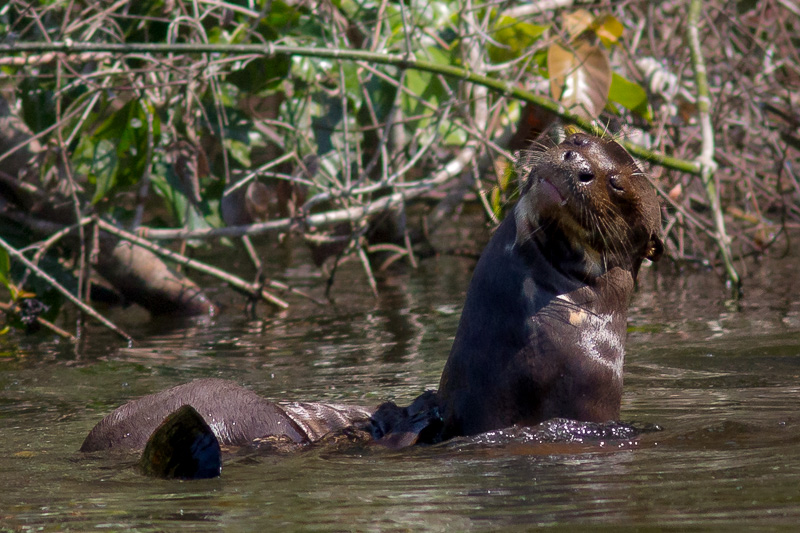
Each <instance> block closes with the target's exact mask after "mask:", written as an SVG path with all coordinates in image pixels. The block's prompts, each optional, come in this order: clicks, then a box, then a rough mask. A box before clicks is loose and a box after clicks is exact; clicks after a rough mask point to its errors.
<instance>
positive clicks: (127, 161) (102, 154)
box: [73, 100, 161, 204]
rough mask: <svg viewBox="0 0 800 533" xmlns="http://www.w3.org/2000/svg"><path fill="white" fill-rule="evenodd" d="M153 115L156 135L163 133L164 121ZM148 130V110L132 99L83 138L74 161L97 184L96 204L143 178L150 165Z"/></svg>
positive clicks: (94, 197)
mask: <svg viewBox="0 0 800 533" xmlns="http://www.w3.org/2000/svg"><path fill="white" fill-rule="evenodd" d="M146 108H147V109H148V111H151V110H152V107H150V106H146ZM150 116H151V117H152V123H153V134H154V137H155V135H160V131H161V126H160V121H159V120H158V119H157V116H156V115H155V114H154V113H151V114H150ZM147 129H148V113H147V112H145V108H144V107H143V106H142V104H141V103H140V101H139V100H131V101H129V102H128V103H126V104H125V105H124V106H122V108H120V109H119V110H117V111H115V112H114V113H112V114H111V116H109V117H108V118H107V119H106V120H105V121H104V122H103V123H102V124H100V126H99V127H98V128H97V129H96V130H95V132H94V134H93V135H90V136H86V137H82V138H81V140H80V141H79V143H78V147H77V149H76V150H75V153H74V155H73V161H74V163H75V166H76V168H77V169H78V170H79V171H80V172H82V173H84V174H86V176H87V178H88V180H89V183H92V184H94V185H95V191H94V195H93V196H92V203H93V204H96V203H98V202H99V201H101V200H103V199H104V198H107V197H108V196H109V195H110V194H112V193H113V192H115V191H116V190H117V189H118V188H126V187H130V186H132V185H135V184H136V183H138V181H139V180H140V179H141V177H142V175H143V174H144V171H145V168H146V167H147V164H148V160H147V157H146V156H147V143H148V132H147Z"/></svg>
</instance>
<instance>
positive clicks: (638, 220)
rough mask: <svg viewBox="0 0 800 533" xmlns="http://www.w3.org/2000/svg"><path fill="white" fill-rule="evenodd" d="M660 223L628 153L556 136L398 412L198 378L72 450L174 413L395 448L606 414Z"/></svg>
mask: <svg viewBox="0 0 800 533" xmlns="http://www.w3.org/2000/svg"><path fill="white" fill-rule="evenodd" d="M660 226H661V216H660V209H659V205H658V200H657V197H656V194H655V190H654V189H653V187H652V186H651V185H650V183H649V182H648V180H647V179H646V177H645V176H644V175H643V173H642V172H641V171H640V170H639V168H638V167H637V165H636V163H635V162H634V160H633V159H632V158H631V156H630V155H628V153H627V152H626V151H625V150H624V149H623V148H622V147H621V146H620V145H619V144H617V143H616V142H614V141H613V140H610V139H601V138H597V137H593V136H590V135H586V134H583V133H577V134H573V135H570V136H569V137H568V138H567V139H566V140H565V141H564V142H562V143H561V144H559V145H558V146H555V147H553V148H551V149H549V150H546V151H544V152H542V153H541V154H539V155H538V156H537V157H536V161H535V164H534V165H533V169H532V171H531V173H530V176H529V178H528V180H527V182H526V184H525V186H524V187H523V189H522V191H521V197H520V200H519V202H518V203H517V205H516V207H515V208H514V213H513V216H509V217H507V218H506V220H505V221H503V223H502V224H501V225H500V227H499V228H498V229H497V232H496V233H495V234H494V236H493V237H492V239H491V241H490V242H489V244H488V245H487V247H486V249H485V250H484V252H483V254H482V255H481V258H480V261H479V262H478V265H477V266H476V268H475V272H474V274H473V278H472V281H471V283H470V286H469V290H468V293H467V299H466V303H465V305H464V310H463V312H462V315H461V321H460V323H459V326H458V331H457V333H456V338H455V341H454V343H453V347H452V350H451V352H450V356H449V358H448V360H447V363H446V364H445V368H444V372H443V373H442V378H441V382H440V384H439V390H438V391H437V392H433V391H428V392H426V393H425V394H423V395H422V396H420V397H419V398H418V399H417V400H415V402H414V403H412V405H411V406H409V407H407V408H400V407H397V406H395V405H394V404H392V403H386V404H383V405H381V406H380V407H377V408H376V407H363V408H362V407H347V406H341V405H328V404H320V403H305V404H302V403H274V402H270V401H267V400H264V399H263V398H260V397H259V396H257V395H256V394H255V393H253V392H250V391H248V390H246V389H243V388H242V387H239V386H238V385H236V384H234V383H232V382H229V381H224V380H217V379H206V380H199V381H194V382H191V383H188V384H185V385H180V386H178V387H175V388H172V389H169V390H166V391H163V392H160V393H157V394H153V395H150V396H146V397H144V398H140V399H138V400H133V401H131V402H129V403H127V404H125V405H123V406H121V407H119V408H118V409H117V410H115V411H114V412H113V413H111V414H109V415H108V416H106V417H105V418H104V419H103V420H101V421H100V422H99V423H98V424H97V426H95V428H94V429H93V430H92V431H91V433H90V434H89V435H88V436H87V437H86V440H85V441H84V443H83V446H82V447H81V450H82V451H93V450H100V449H106V448H113V447H120V446H122V447H128V448H137V449H138V448H141V447H143V446H144V444H145V442H146V441H148V439H149V438H151V435H153V434H154V432H155V433H159V431H162V430H159V431H155V430H156V428H157V427H158V426H159V424H161V423H162V421H164V420H165V419H166V418H167V417H168V415H170V414H171V413H173V412H176V411H177V410H178V409H179V408H180V407H181V406H183V405H190V406H192V407H193V408H194V410H188V411H181V416H180V417H177V419H178V420H177V422H176V420H175V419H174V418H173V419H172V420H171V421H170V423H169V424H164V425H162V427H165V429H164V430H163V432H164V433H167V434H168V435H174V434H175V433H176V431H177V432H178V433H180V428H181V427H182V426H181V425H180V422H181V421H184V420H189V421H188V422H186V427H192V428H196V427H198V424H199V426H202V427H204V428H206V430H207V432H213V434H214V436H215V437H216V439H217V440H218V441H219V443H222V444H230V445H243V444H247V443H249V442H251V441H253V440H254V439H257V438H260V437H268V436H278V437H283V438H287V439H289V440H291V441H293V442H298V443H303V442H310V441H315V440H318V439H319V438H321V437H322V436H323V435H325V434H326V433H329V432H335V431H339V430H342V429H344V428H347V427H350V426H356V427H358V428H361V429H366V430H367V431H369V432H370V433H371V434H372V436H373V437H374V438H375V439H378V440H379V441H381V442H385V443H387V444H389V445H392V446H404V445H409V444H413V443H416V442H437V441H441V440H444V439H448V438H451V437H454V436H458V435H473V434H476V433H481V432H485V431H489V430H492V429H499V428H503V427H508V426H511V425H515V424H518V425H534V424H538V423H540V422H543V421H545V420H547V419H550V418H555V417H562V418H570V419H575V420H581V421H588V422H605V421H609V420H615V419H617V418H618V416H619V408H620V400H621V394H622V364H623V358H624V347H625V334H626V320H627V309H628V304H629V301H630V298H631V295H632V293H633V289H634V281H635V279H636V275H637V273H638V271H639V267H640V266H641V263H642V261H643V260H644V259H650V260H656V259H658V257H659V256H660V255H661V252H662V242H661V238H660V230H661V227H660ZM198 413H199V416H200V417H202V419H203V420H195V419H192V418H191V416H195V417H197V416H198ZM184 415H185V416H186V417H189V418H188V419H185V418H183V416H184ZM167 426H168V427H167ZM176 428H178V429H176ZM200 431H201V432H202V429H201V430H200ZM203 443H204V444H203V446H205V441H203ZM194 447H195V448H197V447H198V446H197V444H196V443H195V446H194ZM146 455H148V456H149V455H151V454H146ZM214 464H216V463H214ZM181 477H192V476H191V475H188V476H186V475H182V476H181Z"/></svg>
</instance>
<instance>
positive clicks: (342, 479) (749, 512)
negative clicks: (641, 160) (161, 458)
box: [0, 247, 800, 531]
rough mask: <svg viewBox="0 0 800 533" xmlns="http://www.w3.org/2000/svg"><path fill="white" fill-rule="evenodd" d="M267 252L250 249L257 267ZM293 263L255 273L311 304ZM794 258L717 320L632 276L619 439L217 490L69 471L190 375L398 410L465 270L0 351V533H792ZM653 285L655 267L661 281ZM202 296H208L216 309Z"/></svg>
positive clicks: (105, 470)
mask: <svg viewBox="0 0 800 533" xmlns="http://www.w3.org/2000/svg"><path fill="white" fill-rule="evenodd" d="M272 248H273V247H270V249H272ZM293 253H294V254H300V255H299V258H298V257H294V258H292V257H281V258H279V259H280V260H278V261H277V262H276V264H275V267H274V268H275V271H274V272H273V274H274V275H275V277H276V278H278V279H281V280H282V281H286V282H289V283H291V284H294V285H296V286H298V287H302V288H307V289H309V290H311V291H314V292H316V294H319V293H320V287H322V285H323V283H322V281H321V280H320V279H319V277H318V274H317V273H316V271H315V270H314V269H312V268H308V267H299V266H296V265H299V264H303V262H304V261H303V259H304V258H303V255H302V252H296V251H295V252H293ZM792 264H795V265H796V264H797V258H794V259H788V260H783V261H771V260H767V261H764V262H762V263H761V264H758V265H751V266H750V271H749V273H748V276H749V277H748V278H747V279H746V283H747V286H746V287H747V294H746V296H745V299H744V300H743V301H742V302H741V303H740V304H736V303H733V302H729V301H726V299H725V294H726V293H725V290H724V289H723V288H722V287H721V285H720V283H719V280H718V278H717V277H716V276H715V275H714V274H712V273H698V272H679V273H676V272H674V271H672V269H671V268H663V267H662V268H661V270H660V271H656V270H653V269H649V270H645V271H644V272H643V274H642V276H641V280H640V287H639V291H638V293H637V294H636V296H635V299H634V302H633V306H632V310H631V313H630V334H629V338H628V355H627V359H626V365H625V394H624V397H623V405H622V418H623V419H624V420H629V421H638V422H646V423H654V424H658V425H660V426H662V427H663V428H664V429H663V431H661V432H657V433H648V434H646V435H644V436H642V437H641V438H639V439H637V440H635V441H625V442H603V443H592V444H570V445H567V444H551V445H535V444H526V443H523V442H513V441H512V442H509V443H505V444H503V445H497V446H492V445H479V444H476V443H475V442H472V441H469V440H458V441H455V442H450V443H446V444H443V445H439V446H433V447H419V448H413V449H409V450H402V451H388V450H384V449H379V448H373V447H363V446H358V447H350V448H344V449H339V448H324V447H312V448H310V449H307V450H304V451H301V452H299V453H296V454H290V455H279V456H263V455H252V454H251V455H247V454H245V455H242V456H237V457H235V458H233V459H231V460H229V461H228V462H226V463H225V465H224V467H223V475H222V477H221V478H220V479H216V480H206V481H194V482H180V481H162V480H153V479H149V478H145V477H142V476H140V475H139V474H137V473H136V471H135V470H134V469H133V468H132V467H131V465H132V463H133V462H134V461H135V457H132V456H130V457H126V456H108V455H92V456H88V457H87V456H83V455H81V454H79V453H77V451H76V450H77V449H78V448H79V446H80V444H81V442H82V440H83V438H84V437H85V435H86V434H87V433H88V431H89V430H90V429H91V427H92V426H93V425H94V424H95V423H96V422H97V421H98V420H99V419H100V418H102V416H104V415H105V414H107V413H108V412H109V411H110V410H112V409H113V408H115V407H116V406H118V405H119V404H121V403H123V402H125V401H126V400H128V399H130V398H134V397H137V396H140V395H143V394H147V393H150V392H155V391H158V390H161V389H163V388H166V387H169V386H173V385H177V384H180V383H183V382H186V381H189V380H191V379H195V378H199V377H222V378H227V379H233V380H236V381H237V382H239V383H241V384H243V385H245V386H247V387H250V388H252V389H254V390H256V391H258V392H259V393H260V394H263V395H264V396H267V397H270V398H280V399H298V400H335V401H340V402H341V401H343V402H351V403H369V404H372V403H376V402H378V401H382V400H385V399H392V400H395V401H397V402H398V403H400V402H408V401H410V400H412V399H413V398H414V397H415V396H416V395H417V394H419V393H420V392H422V391H423V390H424V389H426V388H435V387H436V385H437V382H438V378H439V374H440V372H441V369H442V366H443V364H444V361H445V359H446V357H447V354H448V351H449V348H450V344H451V342H452V339H453V336H454V334H455V329H456V325H457V323H458V315H459V311H460V308H461V305H462V302H463V297H464V293H465V291H466V286H467V283H468V280H469V276H470V273H471V270H472V268H473V267H474V262H473V261H471V260H469V259H463V258H455V257H441V258H436V259H428V260H425V261H422V263H421V266H420V268H419V269H418V270H416V271H414V270H411V269H407V268H397V269H395V270H394V271H392V272H391V273H389V274H386V275H384V276H382V278H381V279H380V283H379V284H380V294H381V295H380V297H379V298H378V299H377V300H375V299H374V298H373V297H372V296H371V293H370V292H369V289H368V287H367V285H366V283H364V281H363V275H362V273H361V271H360V269H359V267H358V265H357V264H356V263H351V264H347V265H345V266H343V267H342V268H341V269H340V270H339V273H338V277H337V281H336V284H335V286H334V296H335V305H332V306H318V305H315V304H313V303H311V302H309V301H304V300H302V299H298V298H296V297H289V299H290V301H291V302H292V304H293V306H292V308H291V309H290V310H289V311H287V312H282V313H274V312H264V310H263V309H262V310H261V312H260V313H259V315H260V316H259V317H258V318H247V317H246V316H245V314H244V313H243V312H242V309H243V307H244V306H243V304H242V303H241V302H240V301H238V300H236V299H235V298H232V299H230V300H229V308H228V309H227V310H226V312H225V313H224V314H223V315H221V316H220V317H218V318H216V319H213V320H207V319H206V320H195V321H190V322H183V323H170V322H169V321H165V320H158V321H155V322H154V321H150V320H148V318H147V316H146V315H144V314H143V313H141V312H138V311H135V310H128V311H118V312H115V313H114V314H113V318H114V319H115V320H117V321H118V322H119V323H120V324H121V325H123V326H124V327H126V328H127V329H128V330H130V332H132V333H133V335H134V336H135V337H136V338H137V343H136V345H135V346H133V347H130V348H128V347H125V346H123V345H121V344H120V343H119V342H118V340H117V339H116V338H114V337H113V336H112V335H110V334H108V333H106V332H104V331H102V330H101V329H99V328H96V327H91V328H90V331H89V334H88V335H87V337H86V339H85V341H84V342H83V343H82V345H81V346H80V348H79V349H77V350H76V349H75V347H73V346H71V345H70V344H69V343H66V342H63V341H58V340H54V339H53V338H51V337H50V336H48V335H47V334H43V333H42V334H38V335H35V336H31V337H22V336H19V335H16V334H11V335H8V336H6V337H2V338H0V479H2V480H3V483H4V485H5V486H4V487H3V490H2V491H0V526H2V527H6V528H9V529H12V530H42V529H44V530H76V531H78V530H79V531H86V530H91V529H103V530H108V529H110V530H120V529H138V530H142V531H147V530H170V531H175V530H183V529H186V530H203V531H205V530H214V529H225V530H257V529H264V530H276V529H278V528H280V529H282V530H298V529H308V530H314V531H325V530H332V531H342V530H385V531H391V530H409V529H412V530H413V529H425V530H434V531H435V530H447V531H458V530H496V529H499V528H506V527H509V526H510V527H513V528H519V529H521V528H525V527H528V526H532V525H568V524H583V525H593V524H594V525H603V524H606V525H607V524H626V525H633V526H636V525H639V526H653V525H656V524H664V525H667V524H668V525H673V526H680V527H681V528H685V527H707V526H711V525H714V526H723V525H725V526H737V527H741V526H742V525H751V526H755V527H767V526H779V525H796V524H797V523H798V521H800V445H798V444H797V443H798V442H800V414H798V409H797V405H798V393H800V390H799V389H800V386H798V383H799V382H800V381H799V380H798V376H800V290H799V289H800V287H799V286H798V285H799V284H800V281H798V276H797V274H796V271H795V269H793V267H792ZM665 266H666V265H665ZM217 296H219V297H220V298H222V299H225V298H227V297H226V295H225V293H224V292H222V291H220V292H219V293H218V294H217Z"/></svg>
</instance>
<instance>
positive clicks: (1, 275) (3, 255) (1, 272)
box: [0, 248, 11, 289]
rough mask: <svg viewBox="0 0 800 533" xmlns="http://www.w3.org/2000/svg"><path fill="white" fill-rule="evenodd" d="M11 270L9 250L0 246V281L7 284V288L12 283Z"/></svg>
mask: <svg viewBox="0 0 800 533" xmlns="http://www.w3.org/2000/svg"><path fill="white" fill-rule="evenodd" d="M10 271H11V259H10V258H9V257H8V252H7V251H6V249H5V248H0V283H2V284H3V285H5V287H6V289H7V288H8V286H9V285H10V283H11V281H10V280H9V277H8V273H9V272H10Z"/></svg>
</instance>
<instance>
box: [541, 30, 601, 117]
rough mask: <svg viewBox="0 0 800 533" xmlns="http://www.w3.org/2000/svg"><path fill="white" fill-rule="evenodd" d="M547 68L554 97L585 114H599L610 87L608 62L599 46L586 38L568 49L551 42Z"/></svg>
mask: <svg viewBox="0 0 800 533" xmlns="http://www.w3.org/2000/svg"><path fill="white" fill-rule="evenodd" d="M547 68H548V70H549V72H550V91H551V93H552V94H553V98H555V99H556V100H558V101H560V102H561V103H562V104H563V105H564V106H565V107H566V108H567V109H569V110H570V111H572V112H573V113H575V114H577V115H580V116H583V117H584V118H587V119H590V120H591V119H594V118H597V117H598V116H599V115H600V112H601V111H603V108H604V107H605V106H606V103H607V102H608V91H609V89H610V88H611V66H610V65H609V62H608V57H607V56H606V53H605V51H604V50H603V49H602V48H600V47H598V46H595V45H592V44H590V43H589V42H587V41H585V40H578V41H576V43H575V45H574V47H572V48H569V49H568V48H565V47H564V46H563V45H561V44H559V43H553V44H552V45H551V46H550V48H549V49H548V51H547Z"/></svg>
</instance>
